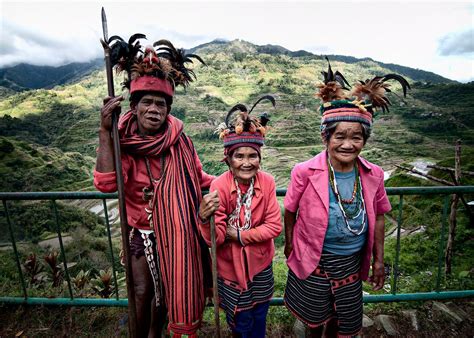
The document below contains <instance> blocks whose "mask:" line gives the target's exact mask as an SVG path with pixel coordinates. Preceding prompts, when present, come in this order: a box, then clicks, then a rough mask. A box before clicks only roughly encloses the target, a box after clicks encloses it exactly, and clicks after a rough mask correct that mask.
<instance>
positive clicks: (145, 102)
mask: <svg viewBox="0 0 474 338" xmlns="http://www.w3.org/2000/svg"><path fill="white" fill-rule="evenodd" d="M136 112H137V120H138V130H139V131H140V134H142V135H153V134H156V133H157V132H158V131H159V130H160V128H161V127H162V126H163V123H164V122H165V121H166V115H168V105H167V103H166V100H165V98H164V97H163V96H161V95H159V94H147V95H144V96H143V97H142V98H141V99H140V101H138V103H137V106H136Z"/></svg>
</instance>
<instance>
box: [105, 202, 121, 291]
mask: <svg viewBox="0 0 474 338" xmlns="http://www.w3.org/2000/svg"><path fill="white" fill-rule="evenodd" d="M102 203H103V205H104V217H105V224H106V225H107V237H108V238H109V248H110V258H111V260H112V272H113V274H114V285H115V298H116V299H117V300H119V292H118V291H119V290H118V283H117V273H116V271H115V259H114V250H113V247H112V236H111V234H110V223H109V213H108V212H107V203H106V201H105V198H104V199H103V200H102Z"/></svg>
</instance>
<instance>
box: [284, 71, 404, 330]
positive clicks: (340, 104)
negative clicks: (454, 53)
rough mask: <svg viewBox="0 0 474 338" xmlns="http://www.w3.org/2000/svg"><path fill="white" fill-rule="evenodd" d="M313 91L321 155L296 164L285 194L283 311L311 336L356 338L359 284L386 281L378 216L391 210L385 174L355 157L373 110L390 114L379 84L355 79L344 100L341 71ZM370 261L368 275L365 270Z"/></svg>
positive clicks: (384, 87)
mask: <svg viewBox="0 0 474 338" xmlns="http://www.w3.org/2000/svg"><path fill="white" fill-rule="evenodd" d="M323 74H324V77H325V78H324V84H321V85H320V86H319V88H320V92H319V94H318V96H319V97H320V98H321V99H322V101H323V105H322V106H321V112H322V114H323V116H322V121H321V136H322V139H323V142H324V144H325V146H326V149H325V150H324V151H322V152H321V153H320V154H318V155H316V156H315V157H314V158H312V159H310V160H308V161H306V162H303V163H299V164H297V165H296V166H295V168H294V169H293V171H292V173H291V181H290V185H289V187H288V192H287V194H286V196H285V203H284V204H285V255H286V257H287V258H288V260H287V264H288V267H289V272H288V282H287V285H286V290H285V297H284V301H285V305H286V306H287V308H288V309H289V310H290V311H291V312H292V313H293V314H294V315H295V316H296V317H297V318H299V319H300V320H301V321H303V322H304V323H305V324H306V325H307V326H308V327H309V328H310V331H311V336H312V337H321V336H322V334H323V328H324V327H325V331H324V333H325V336H326V337H335V336H336V335H337V336H338V337H341V336H344V337H345V336H354V335H357V334H358V333H359V331H360V330H361V328H362V315H363V312H362V281H363V280H366V279H367V278H369V281H370V282H372V285H373V288H374V290H378V289H380V288H382V287H383V283H384V277H385V275H384V264H383V250H384V214H385V213H387V212H388V211H390V209H391V206H390V202H389V201H388V198H387V194H386V192H385V188H384V175H383V170H382V169H381V168H380V167H378V166H377V165H375V164H373V163H370V162H368V161H366V160H365V159H363V158H362V157H360V156H359V154H360V152H361V150H362V148H363V147H364V145H365V143H366V141H367V139H368V138H369V136H370V130H371V127H372V114H373V112H374V109H375V108H377V107H381V108H382V109H383V110H387V109H388V104H389V103H390V102H389V101H388V99H387V98H386V97H385V96H384V93H385V92H386V91H387V92H388V91H389V89H388V84H386V83H385V81H387V80H390V79H395V80H398V81H399V82H400V83H401V84H402V87H403V89H404V93H406V88H409V85H408V83H407V82H406V80H405V79H404V78H402V77H401V76H398V75H396V74H389V75H385V76H383V77H375V78H374V79H372V80H367V81H365V82H364V81H360V82H359V83H358V84H356V85H355V86H354V89H353V91H352V93H351V94H350V95H348V94H346V93H345V92H344V90H345V89H347V88H345V84H346V83H347V82H346V80H345V79H344V77H343V76H342V74H341V73H339V72H336V73H333V72H332V70H331V67H330V66H329V70H328V72H323ZM372 256H373V262H372V274H371V276H370V277H369V268H370V265H371V257H372Z"/></svg>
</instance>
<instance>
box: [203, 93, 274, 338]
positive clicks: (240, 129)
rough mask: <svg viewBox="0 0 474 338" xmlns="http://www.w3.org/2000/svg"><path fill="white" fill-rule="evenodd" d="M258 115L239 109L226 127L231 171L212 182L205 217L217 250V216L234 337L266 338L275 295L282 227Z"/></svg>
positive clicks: (221, 286)
mask: <svg viewBox="0 0 474 338" xmlns="http://www.w3.org/2000/svg"><path fill="white" fill-rule="evenodd" d="M263 99H268V100H270V101H271V102H272V103H273V105H274V104H275V102H274V99H273V97H271V96H264V97H263V98H261V99H260V100H259V101H257V103H258V102H260V101H261V100H263ZM257 103H256V104H257ZM256 104H255V105H256ZM255 105H254V107H255ZM252 109H253V108H252ZM252 109H251V110H250V112H247V108H246V107H245V106H244V105H242V104H238V105H236V106H235V107H234V108H232V109H231V110H230V111H229V114H228V115H227V118H226V123H225V124H224V125H221V128H220V132H221V137H222V138H223V139H224V154H225V162H226V163H227V164H228V166H229V169H230V170H229V171H227V172H225V173H224V174H222V175H221V176H219V177H218V178H216V179H215V180H214V181H213V182H212V184H211V187H210V191H211V193H210V194H208V195H206V196H204V198H203V201H202V202H201V205H200V210H199V217H200V219H201V222H200V230H201V233H202V235H203V237H204V239H205V241H206V242H207V243H208V245H211V235H210V227H209V221H208V219H209V217H210V216H211V214H212V213H213V211H215V214H214V219H215V226H216V246H217V274H218V291H219V298H220V299H219V305H220V307H221V308H222V309H224V311H225V312H226V318H227V322H228V324H229V326H230V327H231V329H232V335H233V337H255V338H256V337H262V338H263V337H265V331H266V330H265V329H266V328H265V327H266V316H267V312H268V307H269V301H270V298H271V297H272V295H273V284H274V283H273V270H272V260H273V255H274V253H275V248H274V244H273V239H274V238H275V237H277V236H278V235H279V234H280V232H281V230H282V224H281V213H280V206H279V204H278V201H277V198H276V188H275V181H274V179H273V177H272V176H271V175H270V174H267V173H265V172H263V171H261V170H259V169H260V162H261V153H260V147H261V146H262V145H263V141H264V136H265V125H266V122H267V120H268V119H267V117H266V116H265V115H264V116H262V117H260V119H255V118H252V117H251V116H250V113H251V112H252ZM235 111H240V114H239V115H238V117H237V119H236V121H235V123H234V124H232V123H231V122H230V121H229V116H231V115H232V113H233V112H235Z"/></svg>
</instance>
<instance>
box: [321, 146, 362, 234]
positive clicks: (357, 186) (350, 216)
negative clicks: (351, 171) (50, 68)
mask: <svg viewBox="0 0 474 338" xmlns="http://www.w3.org/2000/svg"><path fill="white" fill-rule="evenodd" d="M328 169H329V183H330V184H331V189H332V191H333V192H334V195H335V196H336V200H337V204H338V205H339V209H340V210H341V212H342V215H343V216H344V217H343V218H344V222H345V223H346V228H347V230H349V231H350V232H352V233H353V234H355V235H357V236H359V235H360V234H362V233H363V232H364V230H365V227H366V224H367V222H366V220H367V213H366V212H365V202H364V195H363V194H362V182H361V180H360V175H359V165H358V163H357V162H356V163H355V176H356V177H355V182H354V191H353V192H352V198H351V199H343V198H342V197H341V195H340V194H339V189H338V187H337V180H336V175H335V173H334V168H333V167H332V165H331V161H330V159H329V155H328ZM353 203H355V204H356V205H355V208H354V210H352V211H351V210H350V209H349V208H348V206H347V207H346V205H348V204H349V205H350V204H353ZM361 213H363V217H362V222H361V224H360V228H361V229H360V230H355V229H352V227H351V226H350V225H349V222H348V220H354V219H356V218H357V217H359V216H360V215H361Z"/></svg>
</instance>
